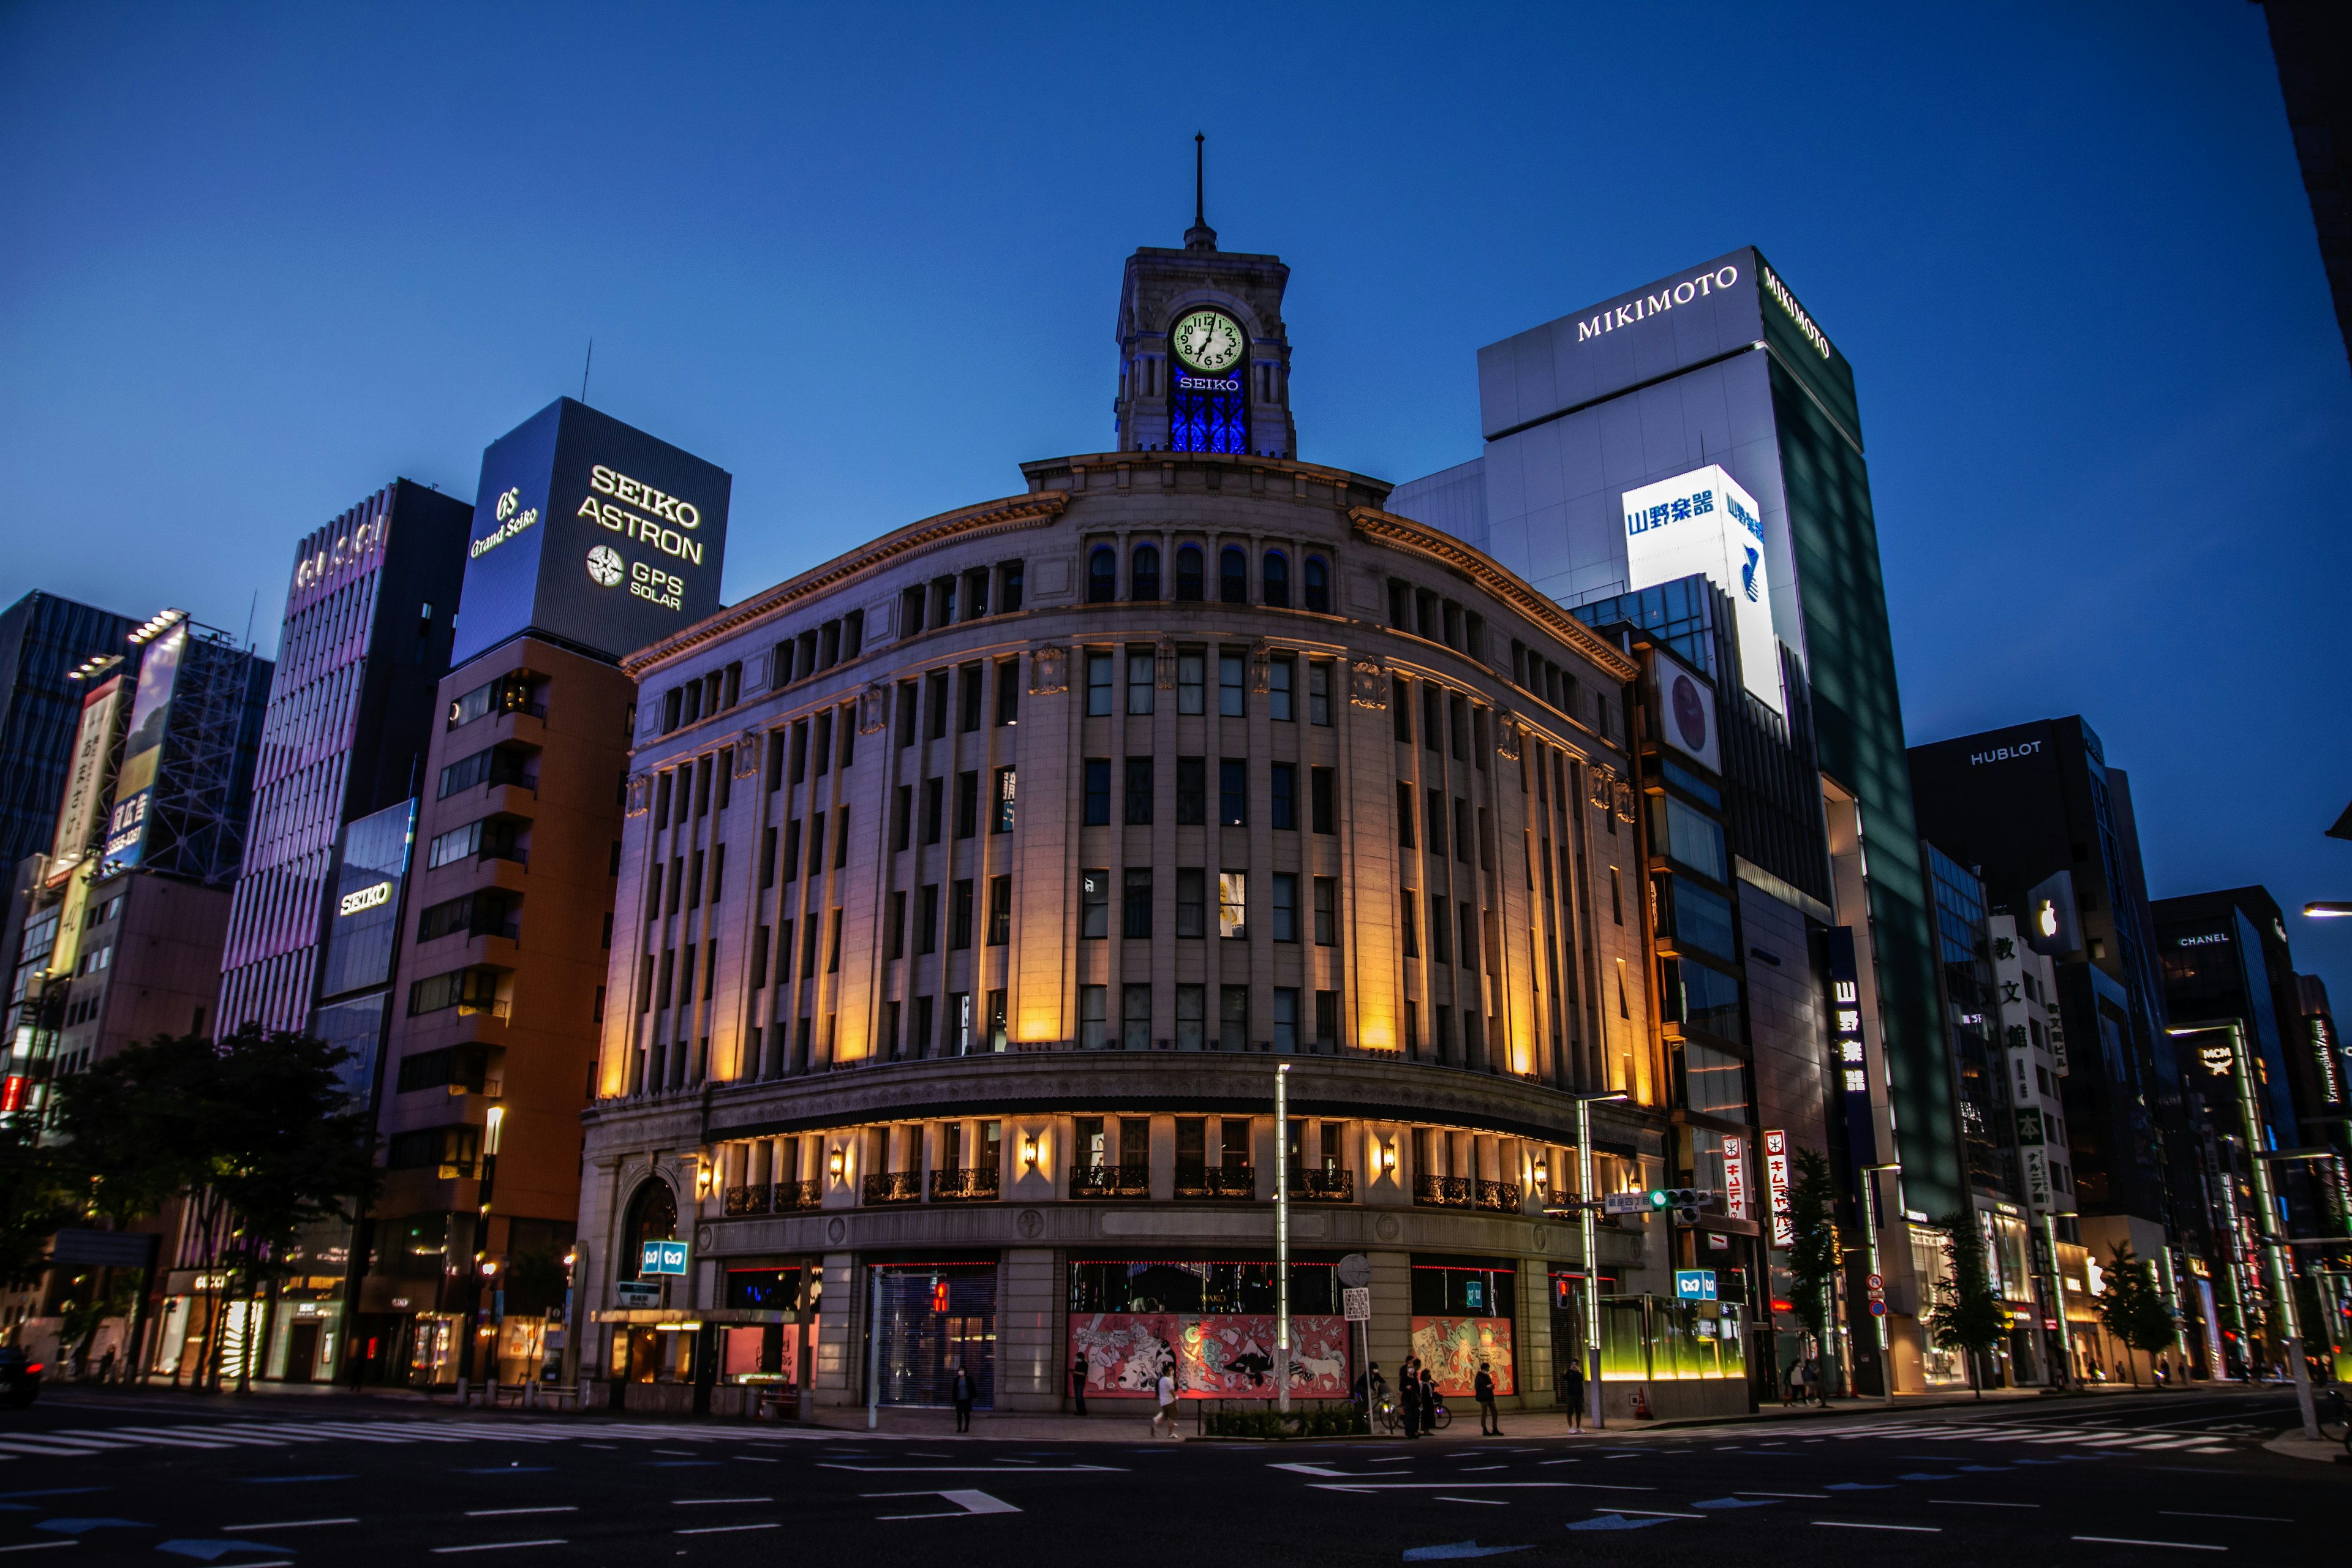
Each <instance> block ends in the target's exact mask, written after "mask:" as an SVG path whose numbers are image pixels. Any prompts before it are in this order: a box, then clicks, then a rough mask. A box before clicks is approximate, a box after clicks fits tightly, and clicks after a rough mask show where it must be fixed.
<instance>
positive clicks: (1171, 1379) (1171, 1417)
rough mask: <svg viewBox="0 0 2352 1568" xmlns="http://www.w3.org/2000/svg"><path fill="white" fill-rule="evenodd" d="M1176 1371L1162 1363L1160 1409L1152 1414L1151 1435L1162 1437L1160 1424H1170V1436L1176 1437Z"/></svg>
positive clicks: (1168, 1364) (1169, 1364) (1169, 1365)
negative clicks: (1163, 1422)
mask: <svg viewBox="0 0 2352 1568" xmlns="http://www.w3.org/2000/svg"><path fill="white" fill-rule="evenodd" d="M1175 1372H1176V1369H1175V1367H1174V1366H1173V1365H1171V1363H1167V1362H1164V1361H1163V1362H1161V1363H1160V1388H1159V1394H1160V1408H1159V1409H1158V1410H1156V1411H1154V1412H1153V1413H1152V1416H1151V1435H1152V1436H1154V1437H1157V1436H1160V1423H1161V1422H1162V1421H1165V1422H1167V1423H1168V1435H1169V1436H1171V1437H1173V1436H1176V1377H1175Z"/></svg>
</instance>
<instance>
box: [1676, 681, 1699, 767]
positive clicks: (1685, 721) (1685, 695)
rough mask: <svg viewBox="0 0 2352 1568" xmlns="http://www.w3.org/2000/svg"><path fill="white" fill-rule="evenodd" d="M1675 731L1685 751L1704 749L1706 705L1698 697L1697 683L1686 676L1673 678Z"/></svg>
mask: <svg viewBox="0 0 2352 1568" xmlns="http://www.w3.org/2000/svg"><path fill="white" fill-rule="evenodd" d="M1675 730H1676V731H1678V732H1679V733H1680V734H1681V735H1682V738H1683V745H1684V746H1685V748H1686V749H1688V750H1690V751H1694V752H1703V751H1705V750H1706V702H1705V701H1703V700H1701V699H1700V697H1699V694H1698V682H1696V681H1695V680H1693V679H1691V678H1690V677H1689V676H1687V675H1680V674H1678V675H1676V676H1675Z"/></svg>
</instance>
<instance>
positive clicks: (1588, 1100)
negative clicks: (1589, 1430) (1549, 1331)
mask: <svg viewBox="0 0 2352 1568" xmlns="http://www.w3.org/2000/svg"><path fill="white" fill-rule="evenodd" d="M1624 1098H1625V1096H1624V1093H1623V1092H1622V1090H1621V1091H1619V1092H1617V1093H1614V1094H1580V1095H1578V1096H1577V1097H1576V1195H1577V1198H1578V1200H1579V1202H1578V1205H1577V1206H1578V1208H1579V1209H1580V1211H1581V1215H1582V1218H1581V1221H1580V1223H1581V1226H1582V1229H1583V1241H1584V1360H1585V1373H1584V1397H1585V1400H1586V1402H1587V1404H1588V1405H1589V1406H1590V1408H1589V1409H1588V1410H1587V1412H1586V1414H1587V1415H1590V1416H1591V1418H1592V1425H1593V1427H1594V1429H1595V1430H1598V1429H1600V1428H1601V1427H1602V1426H1605V1425H1607V1422H1608V1417H1607V1416H1606V1415H1604V1414H1603V1413H1602V1411H1601V1261H1600V1246H1601V1242H1600V1237H1599V1234H1598V1231H1597V1229H1596V1227H1595V1226H1594V1224H1593V1218H1592V1214H1593V1209H1594V1207H1595V1205H1598V1204H1599V1202H1600V1200H1599V1199H1598V1198H1596V1197H1594V1196H1593V1194H1592V1108H1593V1107H1594V1106H1595V1105H1597V1104H1599V1103H1601V1101H1602V1100H1622V1099H1624Z"/></svg>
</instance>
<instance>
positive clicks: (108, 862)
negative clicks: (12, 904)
mask: <svg viewBox="0 0 2352 1568" xmlns="http://www.w3.org/2000/svg"><path fill="white" fill-rule="evenodd" d="M187 647H188V624H187V622H185V621H182V622H181V623H180V624H179V625H177V626H173V628H172V629H171V630H170V631H168V632H165V633H164V634H163V636H162V637H158V638H156V639H155V640H154V641H153V642H152V643H150V644H148V645H147V652H146V656H145V657H144V658H142V659H141V660H140V662H139V686H138V690H137V693H136V695H134V696H133V697H132V698H131V732H130V734H129V735H128V736H127V737H125V739H124V740H123V742H122V766H121V770H120V771H119V772H118V773H116V774H115V780H114V809H113V811H112V813H111V815H110V816H108V818H107V822H106V847H105V851H104V853H105V861H104V867H103V871H102V873H101V874H102V875H106V876H111V875H113V874H114V873H115V872H117V871H121V870H126V869H128V868H131V867H132V866H136V865H138V864H139V861H140V858H141V857H142V855H143V854H144V853H145V852H146V848H147V815H148V811H147V808H148V806H149V805H151V804H152V802H153V800H154V797H155V782H156V775H157V774H158V773H160V772H161V771H162V768H163V731H164V727H165V726H166V725H167V724H168V723H169V722H170V721H171V716H172V691H173V687H174V686H175V685H177V683H178V680H179V674H180V658H181V656H182V655H183V654H184V653H185V652H186V651H187Z"/></svg>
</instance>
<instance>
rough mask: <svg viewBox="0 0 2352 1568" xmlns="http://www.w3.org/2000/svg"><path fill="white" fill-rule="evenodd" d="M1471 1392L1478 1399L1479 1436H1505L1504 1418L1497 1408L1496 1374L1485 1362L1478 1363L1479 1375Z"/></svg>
mask: <svg viewBox="0 0 2352 1568" xmlns="http://www.w3.org/2000/svg"><path fill="white" fill-rule="evenodd" d="M1470 1392H1471V1393H1472V1394H1475V1395H1476V1396H1477V1399H1478V1436H1481V1437H1499V1436H1502V1435H1503V1417H1502V1415H1501V1413H1500V1412H1499V1411H1497V1410H1496V1408H1495V1373H1494V1369H1493V1368H1491V1367H1489V1366H1488V1365H1487V1364H1486V1363H1485V1362H1483V1361H1482V1362H1480V1363H1478V1375H1477V1377H1476V1378H1475V1380H1474V1381H1473V1382H1472V1383H1471V1384H1470Z"/></svg>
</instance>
